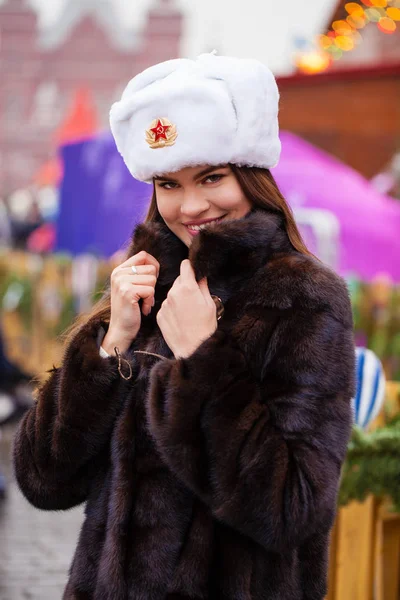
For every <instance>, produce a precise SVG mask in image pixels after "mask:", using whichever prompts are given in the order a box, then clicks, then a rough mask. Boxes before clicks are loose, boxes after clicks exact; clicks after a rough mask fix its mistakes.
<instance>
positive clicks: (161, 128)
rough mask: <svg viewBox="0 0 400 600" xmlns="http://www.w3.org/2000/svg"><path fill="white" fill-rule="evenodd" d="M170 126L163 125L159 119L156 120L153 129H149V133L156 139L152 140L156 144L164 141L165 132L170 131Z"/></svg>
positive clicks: (165, 137)
mask: <svg viewBox="0 0 400 600" xmlns="http://www.w3.org/2000/svg"><path fill="white" fill-rule="evenodd" d="M170 127H171V125H163V124H162V123H161V121H160V119H158V123H157V125H156V126H155V127H153V128H152V129H150V131H152V132H153V133H154V135H155V136H156V139H155V140H154V141H155V142H158V140H161V139H163V140H166V139H167V131H168V129H170Z"/></svg>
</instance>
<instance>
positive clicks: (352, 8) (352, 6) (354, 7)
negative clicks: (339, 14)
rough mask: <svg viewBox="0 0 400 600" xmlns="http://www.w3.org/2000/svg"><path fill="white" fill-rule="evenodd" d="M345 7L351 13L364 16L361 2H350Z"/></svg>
mask: <svg viewBox="0 0 400 600" xmlns="http://www.w3.org/2000/svg"><path fill="white" fill-rule="evenodd" d="M344 7H345V9H346V11H347V12H348V13H349V15H359V16H360V17H362V16H363V13H364V9H363V7H362V6H360V5H359V4H356V2H348V3H347V4H345V6H344Z"/></svg>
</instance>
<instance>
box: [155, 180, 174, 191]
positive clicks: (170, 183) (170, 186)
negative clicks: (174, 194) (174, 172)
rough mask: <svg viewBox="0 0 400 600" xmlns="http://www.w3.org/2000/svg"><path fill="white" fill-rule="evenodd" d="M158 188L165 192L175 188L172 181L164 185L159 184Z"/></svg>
mask: <svg viewBox="0 0 400 600" xmlns="http://www.w3.org/2000/svg"><path fill="white" fill-rule="evenodd" d="M159 186H160V187H162V188H164V189H165V190H173V189H174V188H175V187H176V183H174V182H173V181H166V182H165V183H160V184H159Z"/></svg>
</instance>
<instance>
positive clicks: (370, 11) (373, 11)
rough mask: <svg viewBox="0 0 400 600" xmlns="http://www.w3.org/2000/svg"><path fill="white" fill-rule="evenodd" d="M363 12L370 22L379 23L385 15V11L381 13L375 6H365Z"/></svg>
mask: <svg viewBox="0 0 400 600" xmlns="http://www.w3.org/2000/svg"><path fill="white" fill-rule="evenodd" d="M365 14H366V15H367V17H368V19H369V20H370V21H371V22H372V23H379V21H380V20H381V19H382V17H384V16H386V12H384V14H382V13H381V12H380V11H379V10H378V9H377V8H367V10H366V11H365Z"/></svg>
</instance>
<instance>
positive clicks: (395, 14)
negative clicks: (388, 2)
mask: <svg viewBox="0 0 400 600" xmlns="http://www.w3.org/2000/svg"><path fill="white" fill-rule="evenodd" d="M386 13H387V16H388V17H389V18H390V19H393V21H400V8H396V7H395V6H392V7H391V8H388V9H387V11H386Z"/></svg>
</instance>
